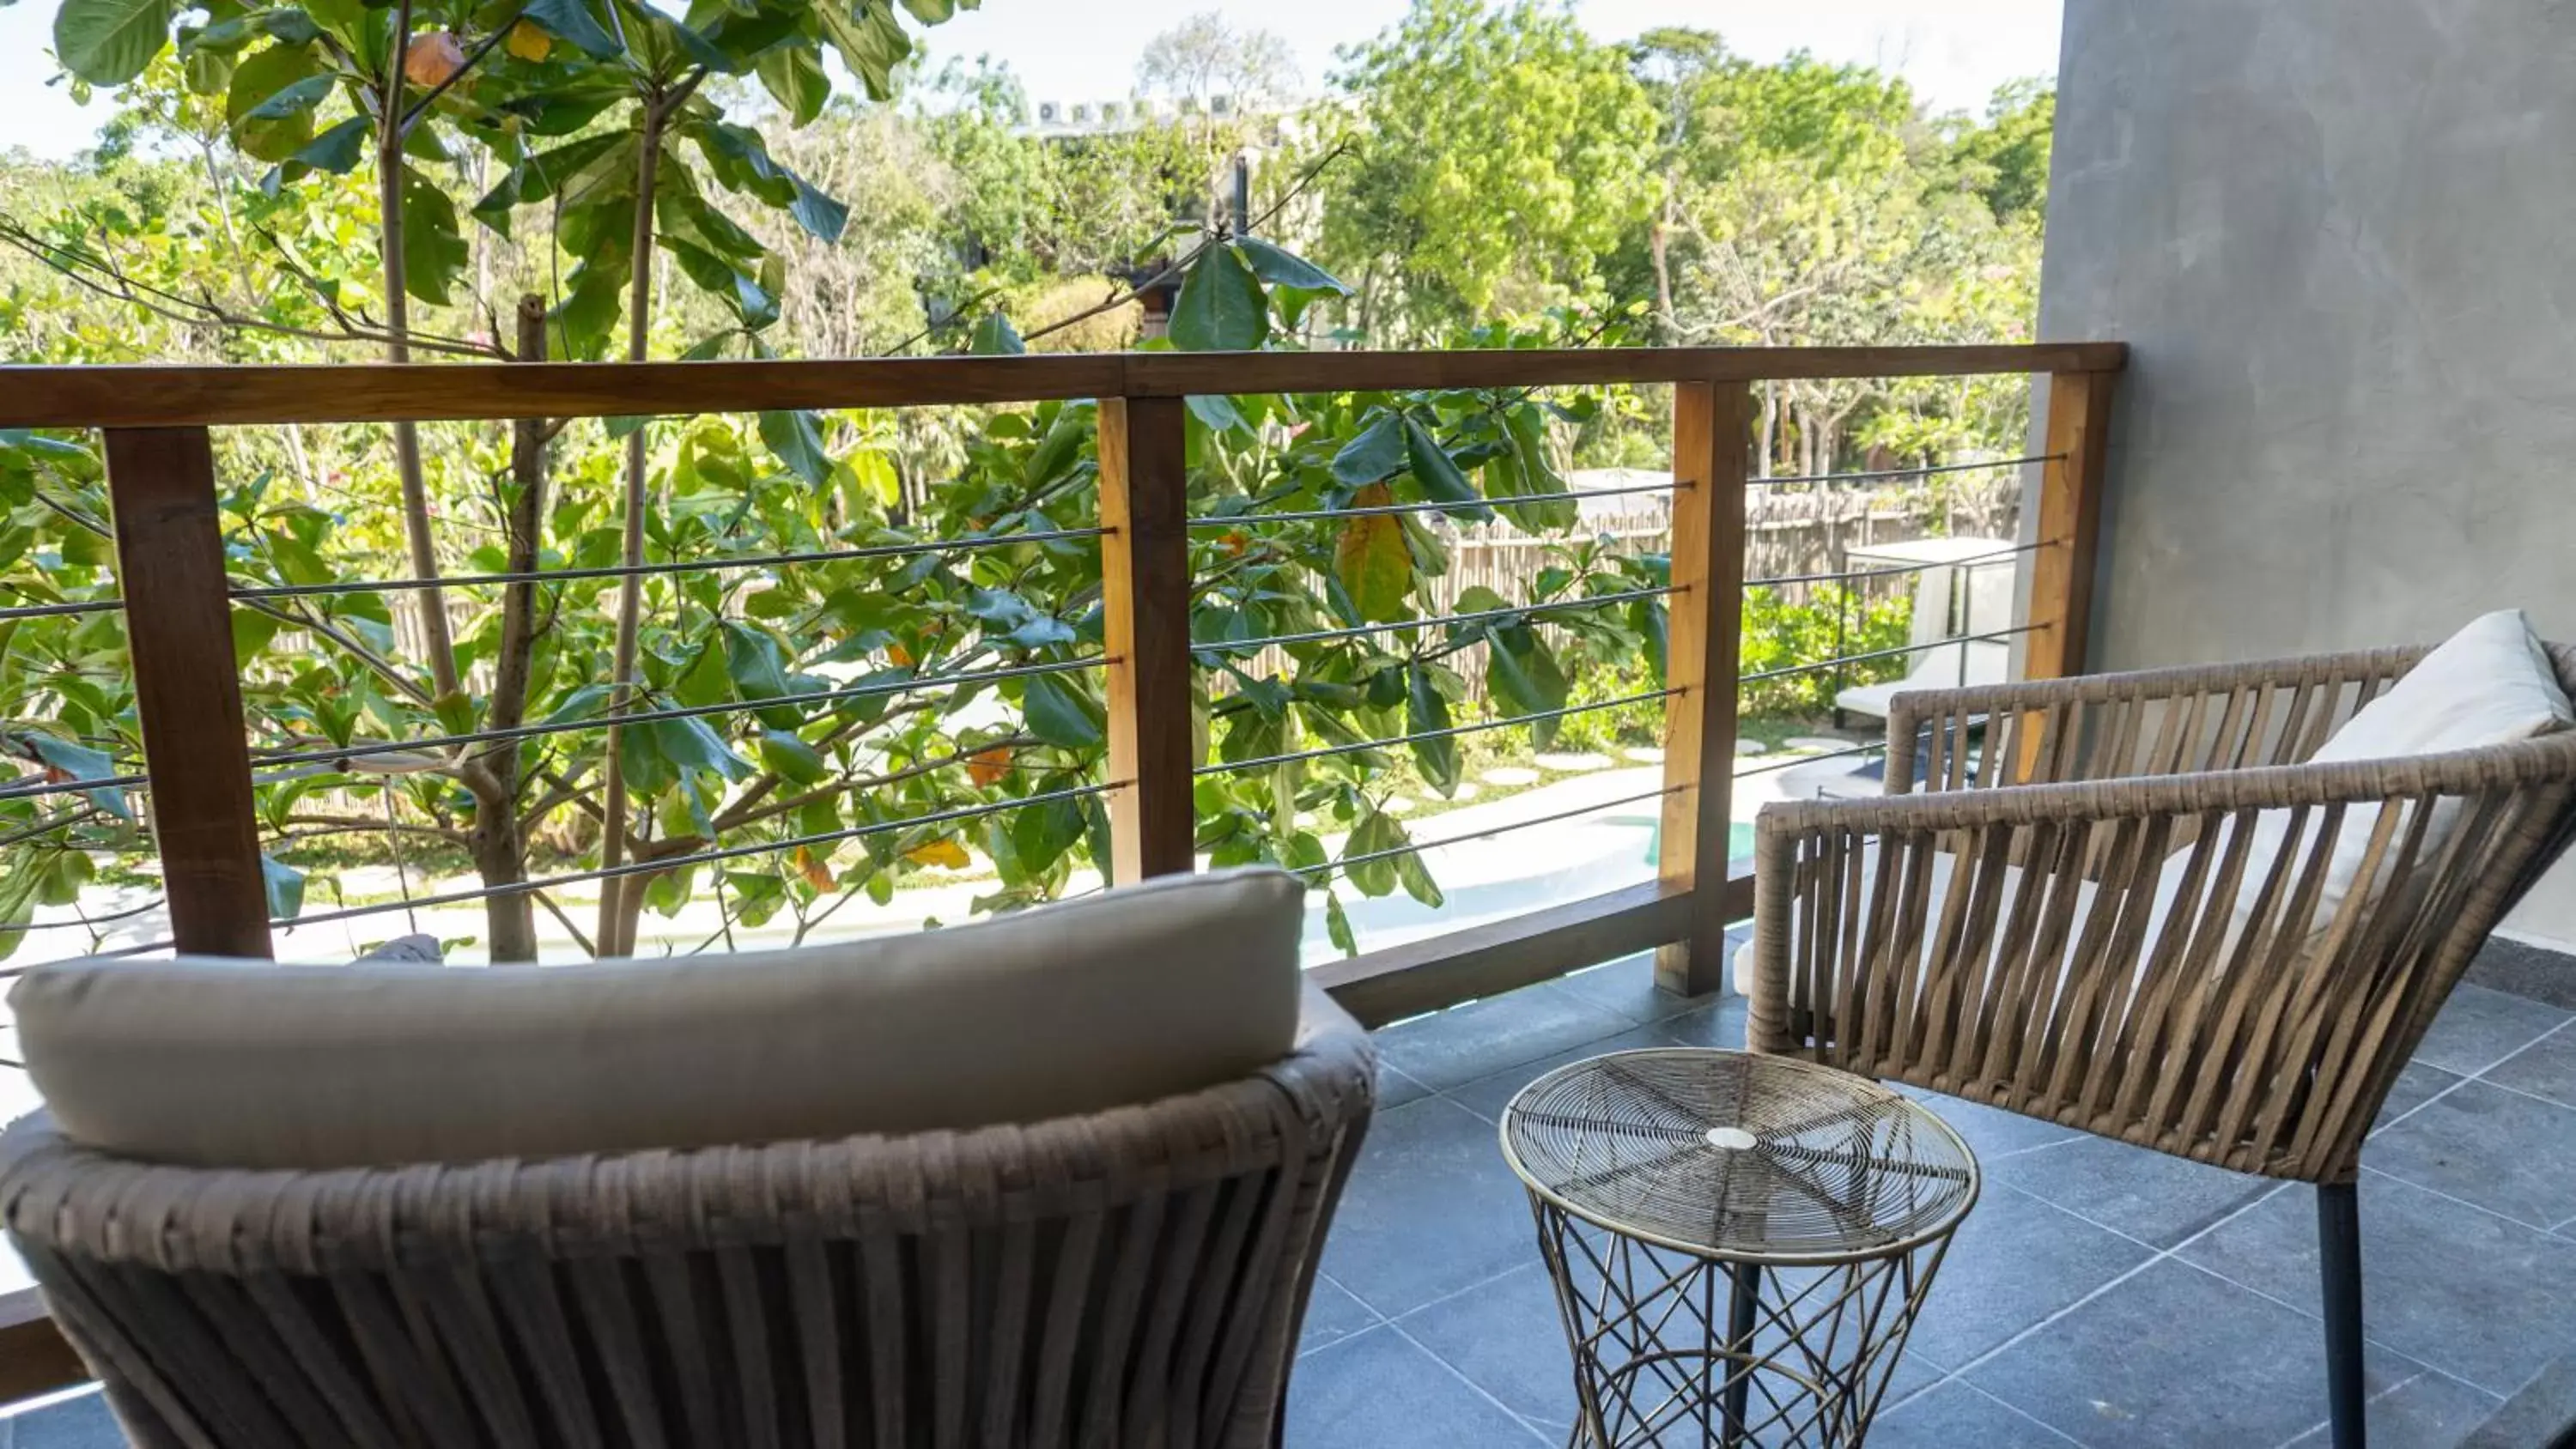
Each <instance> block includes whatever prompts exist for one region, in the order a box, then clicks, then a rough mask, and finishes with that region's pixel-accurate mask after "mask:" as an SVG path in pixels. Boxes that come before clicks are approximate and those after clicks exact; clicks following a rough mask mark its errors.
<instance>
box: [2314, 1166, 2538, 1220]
mask: <svg viewBox="0 0 2576 1449" xmlns="http://www.w3.org/2000/svg"><path fill="white" fill-rule="evenodd" d="M2361 1170H2362V1171H2364V1172H2369V1173H2376V1174H2378V1175H2379V1176H2381V1177H2384V1178H2387V1179H2388V1180H2389V1181H2390V1182H2393V1183H2397V1184H2399V1185H2400V1186H2403V1187H2411V1188H2413V1189H2415V1190H2416V1191H2417V1192H2421V1193H2429V1194H2431V1195H2432V1196H2434V1197H2438V1198H2440V1199H2441V1200H2442V1201H2444V1202H2446V1203H2451V1204H2453V1205H2455V1206H2458V1207H2464V1208H2467V1209H2469V1210H2470V1211H2472V1212H2481V1213H2485V1214H2486V1215H2487V1216H2488V1217H2491V1218H2500V1219H2502V1220H2503V1221H2505V1222H2508V1223H2511V1224H2513V1225H2514V1226H2515V1227H2517V1228H2529V1229H2531V1230H2532V1231H2533V1232H2535V1233H2540V1234H2542V1235H2544V1236H2548V1237H2555V1236H2557V1230H2556V1229H2553V1228H2546V1227H2542V1226H2541V1225H2540V1224H2538V1223H2535V1222H2532V1221H2530V1220H2529V1219H2527V1218H2518V1217H2515V1216H2514V1215H2513V1214H2511V1213H2506V1212H2498V1211H2496V1210H2495V1209H2494V1208H2491V1207H2488V1206H2487V1205H2486V1204H2484V1203H2475V1202H2471V1201H2469V1200H2468V1199H2467V1198H2464V1197H2453V1196H2452V1195H2451V1194H2449V1193H2447V1192H2444V1191H2442V1190H2441V1189H2440V1188H2438V1187H2426V1186H2425V1185H2424V1184H2422V1183H2420V1182H2417V1181H2416V1180H2415V1179H2413V1178H2411V1177H2399V1176H2398V1175H2397V1174H2396V1173H2393V1172H2391V1171H2389V1170H2388V1169H2387V1168H2384V1167H2373V1166H2371V1165H2370V1164H2369V1163H2367V1162H2365V1163H2363V1164H2362V1165H2361Z"/></svg>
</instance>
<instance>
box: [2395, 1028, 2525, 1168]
mask: <svg viewBox="0 0 2576 1449" xmlns="http://www.w3.org/2000/svg"><path fill="white" fill-rule="evenodd" d="M2550 1029H2551V1030H2552V1031H2555V1030H2557V1028H2555V1027H2552V1028H2550ZM2498 1060H2499V1061H2510V1060H2512V1057H2511V1054H2510V1053H2508V1054H2507V1055H2506V1056H2504V1057H2502V1058H2499V1059H2498ZM2424 1065H2426V1066H2428V1067H2432V1068H2433V1070H2435V1071H2437V1072H2441V1073H2444V1074H2445V1075H2447V1076H2449V1077H2450V1078H2451V1084H2450V1085H2449V1086H2446V1087H2443V1088H2441V1089H2439V1090H2437V1091H2435V1092H2434V1093H2433V1094H2432V1095H2431V1096H2429V1097H2426V1098H2425V1099H2424V1100H2423V1101H2421V1102H2418V1103H2416V1104H2415V1105H2414V1106H2412V1107H2409V1108H2407V1109H2406V1110H2405V1111H2403V1112H2400V1113H2398V1114H2397V1115H2396V1116H2394V1117H2391V1118H2389V1119H2388V1120H2387V1121H2385V1122H2374V1123H2372V1124H2371V1128H2370V1130H2369V1131H2368V1132H2365V1133H2363V1134H2362V1135H2361V1140H2362V1144H2363V1146H2364V1149H2365V1150H2367V1148H2368V1145H2369V1143H2370V1139H2372V1138H2374V1137H2377V1136H2378V1135H2379V1134H2380V1133H2382V1132H2385V1131H2387V1130H2389V1129H2390V1128H2392V1127H2394V1126H2396V1125H2397V1124H2398V1123H2400V1122H2403V1121H2405V1120H2406V1119H2407V1118H2409V1117H2412V1116H2414V1115H2415V1114H2416V1113H2418V1112H2421V1111H2423V1110H2424V1109H2425V1108H2427V1107H2430V1106H2432V1105H2433V1104H2434V1103H2436V1102H2438V1101H2440V1100H2442V1099H2443V1098H2444V1097H2447V1096H2449V1095H2451V1094H2452V1093H2453V1092H2456V1091H2458V1090H2460V1089H2461V1088H2462V1087H2465V1086H2467V1085H2468V1084H2469V1083H2471V1082H2475V1081H2480V1080H2483V1079H2482V1078H2480V1077H2479V1076H2478V1074H2477V1073H2475V1072H2454V1071H2452V1070H2451V1069H2450V1068H2449V1067H2443V1066H2434V1064H2433V1063H2431V1062H2426V1063H2424ZM2489 1085H2493V1083H2489Z"/></svg>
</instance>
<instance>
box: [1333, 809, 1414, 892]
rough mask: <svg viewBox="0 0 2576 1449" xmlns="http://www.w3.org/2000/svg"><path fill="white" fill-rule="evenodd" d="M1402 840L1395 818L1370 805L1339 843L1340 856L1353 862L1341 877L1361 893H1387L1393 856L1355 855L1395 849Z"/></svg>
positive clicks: (1393, 874) (1392, 876)
mask: <svg viewBox="0 0 2576 1449" xmlns="http://www.w3.org/2000/svg"><path fill="white" fill-rule="evenodd" d="M1406 843H1407V842H1406V839H1405V834H1404V827H1403V826H1402V825H1399V824H1397V823H1396V820H1395V817H1394V816H1392V815H1389V814H1387V813H1386V812H1385V811H1383V810H1379V809H1377V808H1375V807H1374V806H1372V807H1371V808H1370V810H1369V813H1368V814H1366V815H1364V816H1362V817H1361V818H1360V823H1359V824H1358V826H1357V827H1355V828H1354V829H1353V830H1352V831H1351V834H1350V838H1349V839H1347V840H1345V841H1343V842H1342V856H1341V858H1342V859H1344V860H1348V861H1356V862H1357V863H1356V864H1353V865H1350V866H1346V867H1344V868H1343V871H1342V877H1343V879H1345V880H1348V881H1349V882H1350V883H1351V887H1352V888H1353V889H1354V890H1357V891H1358V892H1359V893H1360V894H1361V895H1364V896H1370V897H1376V896H1382V895H1386V894H1388V893H1389V892H1391V891H1393V890H1394V889H1395V885H1396V872H1395V860H1394V858H1393V857H1391V856H1390V857H1388V858H1387V859H1384V860H1360V859H1359V857H1361V856H1366V855H1375V854H1377V853H1378V852H1380V851H1388V850H1395V849H1397V848H1399V847H1401V846H1403V845H1405V844H1406Z"/></svg>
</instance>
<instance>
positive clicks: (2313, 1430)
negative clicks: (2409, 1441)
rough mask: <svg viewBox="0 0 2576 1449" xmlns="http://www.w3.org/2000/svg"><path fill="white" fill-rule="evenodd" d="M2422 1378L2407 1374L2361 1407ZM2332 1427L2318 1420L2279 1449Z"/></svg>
mask: <svg viewBox="0 0 2576 1449" xmlns="http://www.w3.org/2000/svg"><path fill="white" fill-rule="evenodd" d="M2423 1378H2424V1376H2423V1375H2422V1374H2408V1375H2407V1376H2406V1377H2404V1378H2402V1379H2399V1380H2398V1381H2397V1382H2395V1383H2393V1384H2390V1385H2389V1386H2388V1387H2386V1388H2384V1389H2381V1390H2380V1391H2379V1392H2378V1393H2375V1394H2372V1395H2371V1396H2370V1397H2369V1398H2367V1399H2365V1400H2363V1407H2364V1408H2367V1407H2369V1406H2370V1405H2371V1404H2375V1403H2378V1402H2379V1401H2380V1400H2382V1399H2384V1398H2387V1397H2388V1396H2389V1395H2390V1394H2393V1393H2396V1392H2397V1391H2398V1390H2399V1389H2402V1388H2404V1387H2406V1386H2407V1385H2408V1384H2413V1383H2420V1382H2422V1381H2423ZM2364 1422H2367V1416H2366V1415H2365V1416H2364ZM2333 1427H2334V1420H2332V1419H2319V1420H2317V1421H2316V1422H2315V1423H2313V1424H2310V1425H2309V1426H2308V1427H2306V1428H2304V1429H2301V1430H2300V1431H2299V1432H2297V1433H2295V1434H2293V1435H2291V1436H2290V1437H2289V1438H2287V1439H2284V1440H2282V1441H2281V1443H2280V1446H2279V1449H2298V1444H2299V1441H2300V1440H2302V1439H2305V1438H2307V1437H2308V1436H2310V1435H2312V1434H2314V1433H2316V1432H2317V1431H2318V1430H2319V1429H2331V1428H2333Z"/></svg>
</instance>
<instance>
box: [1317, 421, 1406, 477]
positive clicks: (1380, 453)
mask: <svg viewBox="0 0 2576 1449" xmlns="http://www.w3.org/2000/svg"><path fill="white" fill-rule="evenodd" d="M1404 455H1405V420H1404V416H1403V414H1401V413H1380V414H1379V415H1378V417H1377V420H1376V421H1375V422H1372V423H1370V424H1369V425H1368V426H1367V427H1365V428H1362V429H1360V431H1359V435H1358V436H1357V437H1354V438H1352V439H1351V440H1350V441H1349V442H1347V443H1344V444H1342V446H1341V449H1340V451H1338V452H1336V453H1334V454H1333V463H1332V469H1333V478H1334V481H1336V482H1339V483H1345V484H1348V485H1349V486H1351V487H1354V488H1357V487H1360V486H1362V485H1364V484H1369V483H1376V482H1379V481H1381V480H1383V479H1384V478H1386V476H1387V475H1388V474H1390V473H1393V472H1395V471H1396V470H1397V469H1399V468H1402V467H1403V466H1404Z"/></svg>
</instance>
